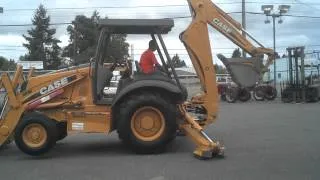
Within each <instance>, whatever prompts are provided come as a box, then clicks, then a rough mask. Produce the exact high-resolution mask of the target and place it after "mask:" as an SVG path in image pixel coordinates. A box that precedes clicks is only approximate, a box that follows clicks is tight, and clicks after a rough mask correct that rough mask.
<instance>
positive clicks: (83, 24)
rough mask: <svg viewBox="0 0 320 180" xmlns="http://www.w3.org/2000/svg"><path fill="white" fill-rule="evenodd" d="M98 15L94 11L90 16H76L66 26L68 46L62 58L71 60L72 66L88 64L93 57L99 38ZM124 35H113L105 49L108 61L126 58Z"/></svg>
mask: <svg viewBox="0 0 320 180" xmlns="http://www.w3.org/2000/svg"><path fill="white" fill-rule="evenodd" d="M99 19H100V16H99V13H98V12H97V11H94V13H93V14H92V16H91V17H90V18H89V17H86V16H84V15H78V16H76V18H75V20H74V21H72V25H70V26H68V28H67V31H68V33H69V45H68V46H66V47H65V48H64V50H63V57H69V58H71V59H73V63H74V64H83V63H88V62H89V60H90V58H92V57H94V55H95V50H96V46H97V41H98V38H99V30H98V25H97V23H98V21H99ZM126 37H127V36H126V35H125V34H114V35H112V36H111V38H110V42H109V43H108V47H107V49H106V50H107V54H108V57H107V58H108V61H110V62H112V61H114V60H117V61H121V60H123V59H125V58H126V57H127V56H128V48H129V44H128V43H126Z"/></svg>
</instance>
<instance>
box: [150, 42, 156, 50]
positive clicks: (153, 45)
mask: <svg viewBox="0 0 320 180" xmlns="http://www.w3.org/2000/svg"><path fill="white" fill-rule="evenodd" d="M149 49H150V50H152V51H155V50H157V43H156V41H154V40H150V41H149Z"/></svg>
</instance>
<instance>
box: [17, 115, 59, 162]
mask: <svg viewBox="0 0 320 180" xmlns="http://www.w3.org/2000/svg"><path fill="white" fill-rule="evenodd" d="M56 140H57V127H56V122H54V121H53V120H51V119H49V118H48V117H46V116H44V115H41V114H38V113H29V114H26V115H25V116H24V117H22V119H21V122H20V123H19V124H18V126H17V128H16V131H15V143H16V145H17V147H18V148H19V149H20V150H21V151H22V152H24V153H26V154H29V155H31V156H39V155H42V154H44V153H47V152H48V151H49V150H50V149H51V148H53V147H54V145H55V143H56Z"/></svg>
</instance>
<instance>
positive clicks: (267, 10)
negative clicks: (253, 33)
mask: <svg viewBox="0 0 320 180" xmlns="http://www.w3.org/2000/svg"><path fill="white" fill-rule="evenodd" d="M289 9H290V6H289V5H280V6H279V7H278V10H279V12H274V11H273V5H262V6H261V10H262V11H263V12H264V14H265V15H266V16H267V19H266V20H265V21H264V22H265V23H266V24H269V23H270V20H269V19H268V17H269V16H271V17H272V22H273V51H274V58H275V59H276V18H280V19H279V21H278V23H279V24H281V23H283V20H282V19H281V16H282V15H283V14H285V13H287V12H288V11H289ZM273 76H274V77H273V81H274V82H273V83H274V87H275V88H276V85H277V70H276V61H275V60H274V61H273Z"/></svg>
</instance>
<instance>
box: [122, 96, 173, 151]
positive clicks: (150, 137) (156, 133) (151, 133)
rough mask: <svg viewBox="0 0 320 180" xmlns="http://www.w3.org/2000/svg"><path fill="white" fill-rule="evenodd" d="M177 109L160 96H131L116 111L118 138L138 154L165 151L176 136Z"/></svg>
mask: <svg viewBox="0 0 320 180" xmlns="http://www.w3.org/2000/svg"><path fill="white" fill-rule="evenodd" d="M176 110H177V108H176V106H175V105H174V104H172V103H171V102H170V101H169V100H166V99H165V98H164V97H161V96H160V95H159V94H156V93H149V92H141V94H139V95H132V96H130V97H128V98H127V100H126V101H124V102H122V103H121V104H120V106H119V109H118V111H117V112H118V117H117V129H118V133H119V137H120V139H122V140H123V142H124V143H125V144H126V145H128V146H129V147H130V148H131V149H132V150H133V151H134V152H136V153H139V154H150V153H160V152H163V151H164V150H165V147H166V145H167V144H168V143H169V142H170V141H171V140H172V139H174V137H175V136H176V130H177V129H178V128H177V122H176V114H177V111H176Z"/></svg>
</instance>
